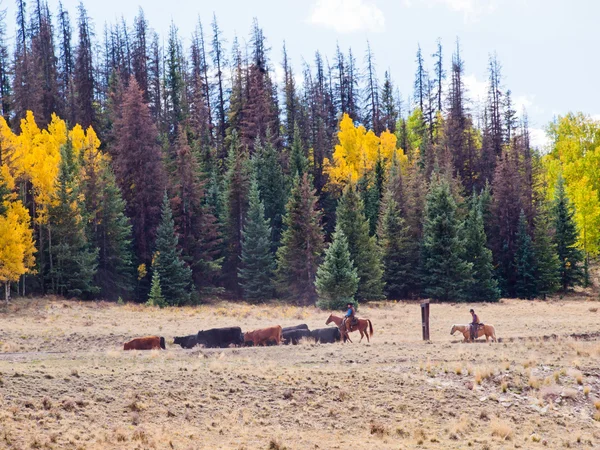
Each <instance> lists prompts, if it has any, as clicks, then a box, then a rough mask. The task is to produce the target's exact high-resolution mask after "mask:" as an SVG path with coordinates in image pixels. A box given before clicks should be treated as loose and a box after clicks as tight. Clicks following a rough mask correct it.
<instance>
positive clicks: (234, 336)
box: [196, 327, 244, 348]
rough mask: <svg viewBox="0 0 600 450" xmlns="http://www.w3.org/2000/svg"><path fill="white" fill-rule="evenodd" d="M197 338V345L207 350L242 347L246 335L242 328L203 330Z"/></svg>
mask: <svg viewBox="0 0 600 450" xmlns="http://www.w3.org/2000/svg"><path fill="white" fill-rule="evenodd" d="M196 338H197V345H203V346H204V347H206V348H227V347H229V346H230V345H242V344H243V343H244V335H243V334H242V329H241V328H240V327H228V328H211V329H210V330H202V331H198V334H197V335H196Z"/></svg>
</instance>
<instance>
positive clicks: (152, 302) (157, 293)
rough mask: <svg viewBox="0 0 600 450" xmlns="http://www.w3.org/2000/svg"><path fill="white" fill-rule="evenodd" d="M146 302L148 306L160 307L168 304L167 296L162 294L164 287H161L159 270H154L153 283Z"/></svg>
mask: <svg viewBox="0 0 600 450" xmlns="http://www.w3.org/2000/svg"><path fill="white" fill-rule="evenodd" d="M146 304H147V305H148V306H158V307H160V308H164V307H165V306H167V302H166V301H165V297H164V296H163V295H162V289H161V287H160V275H159V274H158V271H157V270H155V271H154V272H152V285H151V287H150V294H149V295H148V301H147V302H146Z"/></svg>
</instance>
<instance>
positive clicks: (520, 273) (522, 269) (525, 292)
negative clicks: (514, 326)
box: [515, 210, 537, 299]
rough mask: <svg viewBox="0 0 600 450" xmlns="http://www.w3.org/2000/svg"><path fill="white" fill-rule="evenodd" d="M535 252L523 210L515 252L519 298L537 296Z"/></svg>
mask: <svg viewBox="0 0 600 450" xmlns="http://www.w3.org/2000/svg"><path fill="white" fill-rule="evenodd" d="M535 266H536V261H535V252H534V249H533V243H532V241H531V236H530V235H529V231H528V224H527V217H526V216H525V212H524V211H523V210H521V215H520V216H519V228H518V231H517V241H516V250H515V268H516V272H517V273H516V284H515V293H516V295H517V297H518V298H526V299H533V298H535V297H536V295H537V289H536V288H537V283H536V279H535V273H536V267H535Z"/></svg>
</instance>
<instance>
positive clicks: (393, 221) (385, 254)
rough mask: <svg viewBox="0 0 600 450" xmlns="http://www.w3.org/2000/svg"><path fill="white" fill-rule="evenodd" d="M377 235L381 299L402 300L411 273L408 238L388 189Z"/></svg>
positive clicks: (395, 203)
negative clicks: (381, 267)
mask: <svg viewBox="0 0 600 450" xmlns="http://www.w3.org/2000/svg"><path fill="white" fill-rule="evenodd" d="M377 235H378V236H379V245H380V247H381V253H382V257H381V259H382V261H383V280H384V282H385V295H386V297H387V298H389V299H400V298H406V297H407V296H408V293H409V283H408V280H409V279H410V272H411V258H410V251H411V249H410V242H409V239H410V234H409V228H408V226H407V225H406V222H405V221H404V219H403V218H402V216H401V210H400V206H399V205H398V202H396V200H395V198H394V192H393V191H392V190H390V189H388V190H387V191H386V193H385V196H384V199H383V204H382V208H381V216H380V218H379V226H378V233H377Z"/></svg>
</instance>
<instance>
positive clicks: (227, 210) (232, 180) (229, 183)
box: [222, 130, 251, 293]
mask: <svg viewBox="0 0 600 450" xmlns="http://www.w3.org/2000/svg"><path fill="white" fill-rule="evenodd" d="M230 138H231V145H230V148H229V155H228V157H227V161H226V167H227V171H226V173H225V188H224V192H223V204H224V211H223V216H224V217H223V219H222V222H223V223H224V228H225V232H224V238H225V243H226V246H227V247H226V250H225V262H224V263H223V271H222V275H223V278H224V282H225V287H226V288H228V289H231V290H232V291H234V292H235V293H240V290H239V281H238V279H237V275H238V267H239V264H240V257H241V255H242V247H241V246H242V230H243V227H244V220H245V219H246V213H247V211H248V190H249V188H250V174H251V166H250V164H249V161H248V157H247V153H246V152H245V151H244V150H243V149H242V148H241V146H240V145H239V141H238V135H237V132H236V131H235V130H233V132H232V133H231V135H230Z"/></svg>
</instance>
